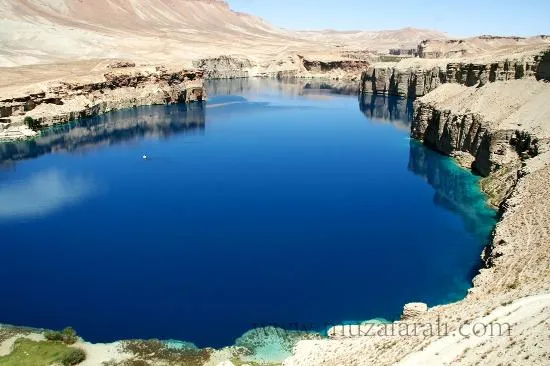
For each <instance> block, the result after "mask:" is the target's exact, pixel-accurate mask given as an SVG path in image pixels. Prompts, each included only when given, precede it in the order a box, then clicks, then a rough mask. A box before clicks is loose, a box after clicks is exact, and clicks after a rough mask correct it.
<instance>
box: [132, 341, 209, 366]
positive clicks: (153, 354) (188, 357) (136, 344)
mask: <svg viewBox="0 0 550 366" xmlns="http://www.w3.org/2000/svg"><path fill="white" fill-rule="evenodd" d="M122 349H123V350H124V351H125V352H128V353H132V354H133V355H134V356H135V358H136V359H135V360H133V361H131V362H133V363H132V364H130V365H132V366H133V365H134V364H135V365H147V364H148V363H147V362H153V363H155V362H164V363H167V364H169V365H186V366H195V365H196V366H200V365H204V364H205V363H206V362H207V361H208V360H209V359H210V355H211V353H212V349H209V348H206V349H194V348H183V349H178V348H171V347H167V346H166V344H164V343H163V342H161V341H159V340H157V339H151V340H132V341H124V342H122Z"/></svg>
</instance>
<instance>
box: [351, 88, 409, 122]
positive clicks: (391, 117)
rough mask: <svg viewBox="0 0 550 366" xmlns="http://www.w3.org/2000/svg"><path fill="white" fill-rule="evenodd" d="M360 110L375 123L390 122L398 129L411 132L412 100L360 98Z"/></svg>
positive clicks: (368, 95)
mask: <svg viewBox="0 0 550 366" xmlns="http://www.w3.org/2000/svg"><path fill="white" fill-rule="evenodd" d="M359 109H360V110H361V112H363V114H364V115H365V117H367V118H368V119H369V120H371V121H375V122H388V123H391V124H393V125H394V126H395V127H396V128H398V129H401V130H406V131H409V130H410V128H411V121H412V115H413V104H412V100H411V99H404V98H400V97H394V96H389V97H385V96H383V95H374V94H362V95H360V96H359Z"/></svg>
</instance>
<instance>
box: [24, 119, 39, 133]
mask: <svg viewBox="0 0 550 366" xmlns="http://www.w3.org/2000/svg"><path fill="white" fill-rule="evenodd" d="M23 122H24V123H25V124H26V125H27V126H28V127H29V128H30V129H31V130H33V131H38V130H39V129H41V128H42V124H41V123H40V122H39V121H36V120H34V118H32V117H25V119H24V120H23Z"/></svg>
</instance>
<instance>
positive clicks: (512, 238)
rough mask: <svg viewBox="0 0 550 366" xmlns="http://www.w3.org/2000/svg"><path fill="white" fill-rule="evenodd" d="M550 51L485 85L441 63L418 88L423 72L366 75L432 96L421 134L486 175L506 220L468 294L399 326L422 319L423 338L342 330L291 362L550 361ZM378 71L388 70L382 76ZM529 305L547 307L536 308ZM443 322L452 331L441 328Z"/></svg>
mask: <svg viewBox="0 0 550 366" xmlns="http://www.w3.org/2000/svg"><path fill="white" fill-rule="evenodd" d="M548 54H549V53H548V51H547V52H546V53H544V55H545V61H544V62H545V64H542V62H541V61H542V58H539V59H538V61H539V63H538V64H537V66H536V67H533V66H532V65H531V66H529V68H528V70H531V71H534V70H537V71H536V72H533V73H529V74H524V75H523V76H522V77H521V78H516V77H513V78H512V80H509V78H508V76H509V75H511V74H510V72H511V73H513V74H514V75H517V72H516V71H511V70H507V73H501V74H500V75H504V78H503V79H502V78H499V79H495V80H490V79H489V82H488V83H483V82H481V79H480V78H479V77H478V78H477V79H476V80H477V81H476V83H475V85H470V84H471V83H470V82H461V83H457V82H453V83H443V82H440V81H441V79H437V77H435V79H436V80H435V82H433V80H434V75H441V73H440V71H439V69H437V70H434V71H433V72H431V71H429V72H428V74H425V71H420V72H419V74H420V75H422V76H423V77H424V80H426V79H429V80H432V82H431V83H427V84H426V83H423V84H422V87H421V88H420V89H415V88H413V89H403V88H401V87H400V85H401V86H402V85H407V86H410V85H411V84H410V83H411V80H413V85H415V86H417V85H418V84H414V80H418V78H417V77H416V76H415V73H410V72H409V71H406V72H405V73H397V74H396V73H395V70H396V69H393V70H392V71H391V72H390V73H388V72H387V69H386V68H382V69H379V68H378V69H376V68H375V70H370V71H367V72H366V73H364V74H363V78H362V90H363V92H364V93H365V92H374V93H375V94H380V93H381V94H389V95H403V96H407V95H408V96H409V97H414V96H418V95H423V94H426V95H425V96H423V97H421V98H419V99H417V100H416V101H415V111H414V117H413V122H412V126H411V137H413V138H415V139H418V140H420V141H423V142H424V143H425V144H426V145H428V146H429V147H431V148H433V149H434V150H436V151H439V152H440V153H443V154H446V155H450V156H453V157H455V158H456V159H457V162H458V163H460V164H461V165H463V166H465V167H467V168H470V169H473V170H475V171H477V172H478V173H481V174H482V175H484V176H485V178H484V179H483V180H482V182H481V188H482V189H483V190H484V191H485V192H486V193H487V195H488V198H489V200H490V202H491V203H492V204H493V205H494V206H495V207H498V208H499V211H500V219H499V222H498V224H497V225H496V227H495V229H494V231H493V235H492V238H491V241H490V243H489V244H488V245H487V246H486V248H485V249H484V251H483V253H482V254H481V257H482V260H483V263H484V268H482V269H481V270H480V272H479V274H477V275H476V276H475V278H474V279H473V284H474V286H473V287H472V288H471V289H470V291H469V294H468V296H467V297H466V298H465V299H464V300H461V301H459V302H457V303H453V304H448V305H443V306H435V307H432V308H429V309H427V311H418V312H416V313H415V314H414V315H413V316H411V317H404V318H403V319H402V321H400V322H397V323H394V324H397V325H398V326H399V325H401V326H405V328H406V327H407V326H415V327H416V328H415V331H416V333H415V335H411V334H408V333H393V334H388V331H387V328H386V327H384V326H379V327H378V328H375V331H374V336H373V334H372V333H371V334H366V333H364V334H363V333H360V332H357V331H355V332H347V333H346V332H344V333H343V334H334V335H333V337H332V338H333V339H331V340H323V341H302V342H299V343H298V345H297V347H296V349H295V353H294V355H293V356H292V357H291V358H289V359H287V360H286V361H285V362H284V365H286V366H298V365H300V366H305V365H308V366H309V365H327V366H329V365H335V364H338V365H370V364H377V365H392V364H399V365H419V364H426V365H428V364H436V363H437V364H453V365H455V364H460V365H477V364H480V362H481V364H487V365H493V364H494V365H496V364H501V365H506V364H510V365H511V364H513V365H519V364H532V362H533V360H536V361H535V363H536V362H540V364H544V363H545V362H550V354H549V353H547V352H544V351H542V350H544V349H549V347H550V330H549V328H548V318H547V316H545V315H541V314H547V311H548V310H549V309H550V296H549V295H548V294H549V293H550V281H549V280H550V255H549V250H548V249H550V229H549V228H550V208H549V207H548V202H550V189H549V188H548V187H547V183H546V182H548V181H549V179H550V146H549V143H550V107H548V106H547V104H548V103H547V102H545V101H547V100H550V84H549V83H548V82H547V80H548V75H547V74H546V72H547V71H545V70H547V68H548V64H547V57H548ZM407 62H408V61H405V63H407ZM437 62H441V61H440V60H437ZM426 65H431V61H425V64H424V66H425V69H426ZM455 65H456V63H453V64H448V65H447V70H449V69H453V70H456V67H455ZM462 65H463V64H462ZM469 65H471V64H469ZM492 65H494V64H492ZM508 65H510V64H508ZM515 65H516V70H517V68H518V67H519V66H517V65H518V64H515ZM398 69H399V68H398ZM401 69H403V68H401ZM405 69H407V68H405ZM459 69H461V70H471V69H472V67H471V66H466V67H464V66H460V67H459ZM497 69H498V68H497ZM525 69H527V68H526V67H525V65H524V70H525ZM384 70H386V71H384ZM480 70H481V69H480ZM487 70H491V69H490V68H483V69H482V72H481V73H480V74H478V76H479V75H482V74H483V73H484V72H486V71H487ZM380 71H382V72H380ZM457 74H461V75H464V73H463V72H459V73H454V75H457ZM377 75H378V76H380V75H384V76H383V77H380V78H379V79H378V78H377ZM388 75H391V76H389V77H388ZM396 75H397V76H396ZM426 75H428V76H426ZM506 75H508V76H506ZM371 76H372V78H371ZM501 79H502V80H501ZM395 80H398V81H403V80H405V83H400V82H395ZM444 80H445V79H444ZM461 80H462V81H465V80H469V78H466V79H463V78H462V79H461ZM461 84H462V85H461ZM369 85H372V88H370V89H369V87H368V86H369ZM426 85H428V87H427V88H426ZM468 85H469V86H468ZM409 91H410V93H409ZM413 300H414V299H411V301H413ZM523 303H533V304H535V303H536V304H537V305H533V306H532V307H527V306H523V305H522V304H523ZM406 308H407V306H406ZM545 312H546V313H545ZM534 319H536V321H534ZM441 323H444V324H445V326H446V330H447V332H445V333H444V334H439V333H437V334H436V333H434V332H431V330H432V329H433V327H434V326H435V325H437V324H441ZM502 323H505V324H509V325H510V327H511V328H510V333H508V334H505V335H502V334H501V335H497V336H491V337H488V336H486V334H484V335H477V334H469V335H466V336H462V333H460V334H457V332H458V331H460V330H461V329H464V328H465V327H467V326H471V324H474V325H475V324H478V325H483V326H484V327H486V326H487V325H488V324H489V325H491V326H492V325H494V324H498V325H499V326H500V325H501V324H502ZM401 329H403V328H401ZM377 331H378V333H376V332H377ZM342 335H344V336H343V337H342ZM369 335H370V336H369ZM457 335H461V336H457ZM472 335H473V337H472ZM480 360H482V361H480Z"/></svg>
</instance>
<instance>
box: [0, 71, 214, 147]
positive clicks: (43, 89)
mask: <svg viewBox="0 0 550 366" xmlns="http://www.w3.org/2000/svg"><path fill="white" fill-rule="evenodd" d="M203 75H204V72H203V71H201V70H194V69H184V68H181V67H176V66H170V67H166V66H162V65H158V66H145V67H143V66H142V67H135V64H128V63H114V64H109V65H107V66H106V67H105V69H104V70H101V71H95V72H90V74H88V75H85V76H80V77H73V78H64V79H58V80H53V81H48V82H45V83H41V84H38V85H31V86H27V87H26V88H25V89H19V90H13V91H9V92H7V93H2V94H0V140H17V139H25V138H31V137H33V136H36V134H37V132H36V131H33V130H32V129H31V128H29V126H27V125H26V124H25V123H24V121H25V119H26V118H31V119H32V120H33V121H35V122H36V123H37V124H38V125H39V126H40V127H41V128H44V127H48V126H52V125H56V124H62V123H67V122H70V121H74V120H77V119H81V118H88V117H93V116H97V115H101V114H104V113H107V112H110V111H115V110H120V109H125V108H133V107H137V106H144V105H154V104H173V103H190V102H194V101H202V100H206V98H207V96H206V91H205V88H204V83H203Z"/></svg>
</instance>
